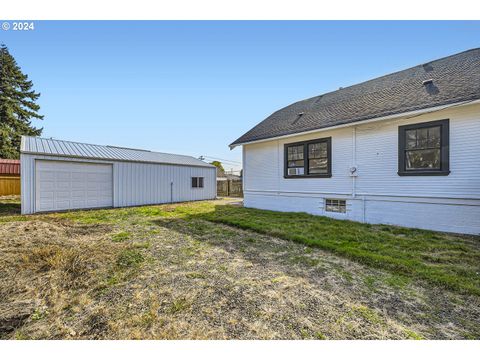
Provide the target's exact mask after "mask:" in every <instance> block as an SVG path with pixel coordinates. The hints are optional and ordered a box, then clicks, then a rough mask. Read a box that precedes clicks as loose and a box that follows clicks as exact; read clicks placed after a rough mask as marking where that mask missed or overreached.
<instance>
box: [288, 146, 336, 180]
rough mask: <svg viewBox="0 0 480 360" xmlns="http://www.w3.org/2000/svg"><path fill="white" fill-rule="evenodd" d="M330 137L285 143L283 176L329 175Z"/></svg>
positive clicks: (330, 162)
mask: <svg viewBox="0 0 480 360" xmlns="http://www.w3.org/2000/svg"><path fill="white" fill-rule="evenodd" d="M331 152H332V138H330V137H329V138H324V139H316V140H309V141H305V142H299V143H293V144H286V145H285V173H284V177H285V178H299V177H331V176H332V154H331Z"/></svg>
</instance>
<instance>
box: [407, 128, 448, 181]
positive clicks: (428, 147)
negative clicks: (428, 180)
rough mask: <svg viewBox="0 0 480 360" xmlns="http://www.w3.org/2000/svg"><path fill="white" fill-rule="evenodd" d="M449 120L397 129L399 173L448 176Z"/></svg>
mask: <svg viewBox="0 0 480 360" xmlns="http://www.w3.org/2000/svg"><path fill="white" fill-rule="evenodd" d="M449 173H450V171H449V126H448V120H439V121H431V122H427V123H421V124H412V125H405V126H400V127H399V128H398V175H400V176H408V175H448V174H449Z"/></svg>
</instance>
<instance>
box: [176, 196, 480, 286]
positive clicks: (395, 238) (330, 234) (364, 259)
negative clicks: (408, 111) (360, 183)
mask: <svg viewBox="0 0 480 360" xmlns="http://www.w3.org/2000/svg"><path fill="white" fill-rule="evenodd" d="M173 214H176V215H177V216H178V217H182V218H191V217H199V218H201V219H205V220H208V221H212V222H216V223H222V224H228V225H233V226H236V227H239V228H242V229H248V230H252V231H255V232H258V233H261V234H266V235H271V236H275V237H279V238H282V239H287V240H293V241H296V242H300V243H303V244H306V245H309V246H314V247H318V248H321V249H324V250H328V251H331V252H333V253H335V254H338V255H341V256H345V257H348V258H350V259H353V260H356V261H358V262H361V263H363V264H366V265H368V266H373V267H376V268H380V269H385V270H389V271H392V272H393V273H394V274H400V275H404V276H406V277H410V278H413V279H422V280H426V281H428V282H430V283H432V284H433V285H436V286H442V287H444V288H447V289H451V290H455V291H459V292H463V293H470V294H475V295H480V276H478V274H479V273H480V238H479V237H475V236H461V235H453V234H446V233H438V232H433V231H426V230H419V229H409V228H402V227H396V226H387V225H378V226H377V225H370V224H361V223H357V222H352V221H343V220H334V219H330V218H326V217H320V216H313V215H309V214H305V213H280V212H275V211H266V210H257V209H247V208H241V207H235V206H228V205H214V204H213V203H206V202H203V203H201V204H188V205H183V206H178V207H177V208H176V209H175V211H174V212H169V217H172V216H173ZM399 279H400V278H398V279H392V281H399ZM402 281H403V280H402ZM399 285H401V284H399Z"/></svg>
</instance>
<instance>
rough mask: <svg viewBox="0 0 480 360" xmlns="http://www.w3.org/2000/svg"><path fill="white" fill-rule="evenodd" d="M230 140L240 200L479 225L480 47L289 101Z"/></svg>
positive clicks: (367, 217)
mask: <svg viewBox="0 0 480 360" xmlns="http://www.w3.org/2000/svg"><path fill="white" fill-rule="evenodd" d="M230 146H231V147H232V148H233V147H235V146H242V147H243V169H244V170H243V171H244V172H243V186H244V204H245V206H246V207H253V208H260V209H269V210H277V211H299V212H308V213H311V214H316V215H324V216H330V217H333V218H337V219H348V220H355V221H360V222H366V223H373V224H378V223H385V224H395V225H401V226H408V227H418V228H424V229H433V230H440V231H447V232H456V233H468V234H480V49H473V50H469V51H465V52H462V53H460V54H456V55H453V56H449V57H446V58H442V59H439V60H435V61H432V62H429V63H427V64H422V65H418V66H415V67H413V68H410V69H407V70H403V71H400V72H396V73H393V74H390V75H386V76H382V77H380V78H377V79H373V80H370V81H367V82H364V83H361V84H357V85H353V86H350V87H347V88H343V89H339V90H337V91H334V92H331V93H327V94H324V95H320V96H317V97H314V98H311V99H307V100H303V101H300V102H297V103H294V104H292V105H289V106H287V107H285V108H283V109H281V110H279V111H277V112H275V113H273V114H272V115H270V116H269V117H268V118H267V119H265V120H264V121H263V122H261V123H260V124H258V125H257V126H255V127H254V128H253V129H251V130H250V131H248V132H247V133H246V134H244V135H243V136H241V137H240V138H239V139H237V140H236V141H234V142H233V143H232V144H231V145H230Z"/></svg>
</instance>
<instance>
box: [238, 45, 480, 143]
mask: <svg viewBox="0 0 480 360" xmlns="http://www.w3.org/2000/svg"><path fill="white" fill-rule="evenodd" d="M429 80H432V81H431V82H430V81H429ZM479 98H480V48H477V49H472V50H468V51H465V52H461V53H459V54H456V55H451V56H448V57H445V58H442V59H439V60H435V61H431V62H428V63H426V64H422V65H418V66H415V67H412V68H409V69H406V70H403V71H399V72H395V73H393V74H389V75H385V76H382V77H379V78H376V79H373V80H369V81H366V82H363V83H360V84H357V85H353V86H349V87H346V88H342V89H339V90H337V91H333V92H329V93H326V94H323V95H320V96H316V97H313V98H310V99H306V100H302V101H299V102H296V103H294V104H291V105H289V106H287V107H285V108H283V109H281V110H278V111H277V112H275V113H273V114H272V115H270V116H269V117H267V118H266V119H265V120H263V121H262V122H261V123H259V124H258V125H257V126H255V127H254V128H253V129H251V130H249V131H248V132H247V133H245V134H244V135H242V136H241V137H240V138H238V139H237V140H235V141H234V142H233V143H232V144H231V145H230V146H235V145H239V144H242V143H247V142H251V141H257V140H263V139H269V138H274V137H278V136H285V135H291V134H296V133H302V132H306V131H312V130H317V129H323V128H328V127H333V126H339V125H344V124H349V123H355V122H357V121H362V120H368V119H374V118H380V117H384V116H391V115H396V114H401V113H405V112H410V111H417V110H422V109H426V108H431V107H436V106H442V105H448V104H453V103H458V102H464V101H470V100H476V99H479Z"/></svg>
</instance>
